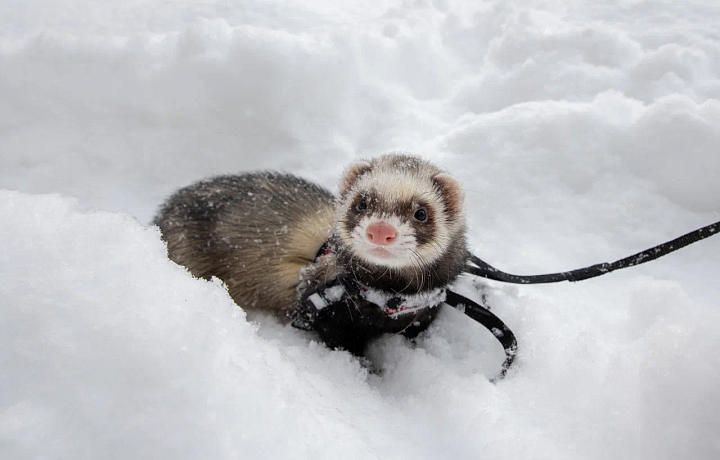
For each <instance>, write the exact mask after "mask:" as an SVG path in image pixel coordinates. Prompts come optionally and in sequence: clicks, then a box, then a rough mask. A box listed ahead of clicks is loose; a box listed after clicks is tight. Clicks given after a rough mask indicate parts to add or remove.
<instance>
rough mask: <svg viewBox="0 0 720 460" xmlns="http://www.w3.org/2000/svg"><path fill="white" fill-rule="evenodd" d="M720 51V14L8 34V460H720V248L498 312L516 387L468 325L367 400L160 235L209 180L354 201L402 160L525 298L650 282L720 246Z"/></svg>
mask: <svg viewBox="0 0 720 460" xmlns="http://www.w3.org/2000/svg"><path fill="white" fill-rule="evenodd" d="M718 24H720V5H719V4H718V2H717V1H715V0H707V1H697V0H696V1H683V2H669V1H644V0H624V1H623V0H615V1H608V2H591V1H574V2H553V1H547V0H545V1H542V0H519V1H516V2H503V1H500V0H488V1H485V2H475V1H467V2H457V1H452V0H433V1H428V0H417V1H409V0H408V1H386V2H380V1H378V2H365V1H363V2H361V1H350V0H343V1H339V2H320V1H303V2H299V1H288V2H258V1H255V0H243V1H242V2H237V1H214V2H190V1H188V0H178V1H173V2H167V1H160V0H127V1H123V2H120V1H117V2H107V1H106V2H97V1H90V0H73V1H69V0H5V1H3V2H0V165H1V166H0V188H4V189H8V190H17V191H19V192H16V191H4V192H0V247H1V248H2V249H1V250H0V458H2V459H23V458H63V459H65V458H68V459H70V458H72V459H79V458H87V459H96V458H198V459H200V458H202V459H205V458H273V459H276V458H312V459H317V458H332V459H337V458H349V459H350V458H352V459H355V458H358V459H360V458H362V459H364V458H392V459H401V458H412V459H423V458H427V459H436V458H468V459H470V458H487V459H495V458H497V459H507V458H515V459H529V458H532V459H544V458H547V459H554V460H557V459H608V458H613V459H678V458H695V459H716V458H720V436H718V435H719V434H720V353H718V350H720V328H719V327H718V326H720V308H719V303H720V301H719V300H718V299H720V295H719V294H720V287H719V285H718V274H720V257H718V256H719V254H720V239H718V238H711V239H709V240H706V241H703V242H701V243H698V244H696V245H693V246H691V247H688V248H686V249H684V250H683V251H681V252H679V253H677V254H673V255H670V256H668V257H666V258H663V259H661V260H658V261H655V262H652V263H650V264H648V265H643V266H641V267H635V268H632V269H628V270H625V271H623V272H619V273H614V274H611V275H608V276H606V277H603V278H600V279H594V280H589V281H585V282H582V283H579V284H574V285H571V284H563V285H554V286H509V285H501V284H497V283H488V284H487V296H488V301H489V303H490V304H491V305H492V306H493V309H494V312H495V313H496V314H498V315H499V316H500V317H501V318H502V319H503V320H504V321H505V322H506V323H507V324H508V325H509V326H510V327H511V328H512V329H513V331H514V332H515V334H516V335H517V337H518V340H519V344H520V354H519V357H518V360H517V368H516V369H515V370H513V371H512V372H511V373H510V374H509V376H508V378H507V380H505V381H502V382H500V383H498V384H497V385H493V384H491V383H489V382H488V380H487V376H492V375H494V374H495V373H496V371H497V370H498V368H499V365H500V363H501V362H502V359H503V354H502V350H501V349H500V346H499V345H498V344H497V343H496V342H495V340H494V339H493V338H492V336H491V335H490V333H489V332H487V331H485V330H483V329H482V328H481V327H480V326H478V325H477V324H474V323H472V321H469V320H468V318H466V317H465V316H463V315H462V314H460V313H459V312H455V311H451V310H445V311H443V312H442V314H441V315H440V317H439V319H438V321H437V322H436V323H435V324H434V325H433V327H432V328H431V330H430V331H429V332H428V333H427V334H426V335H424V336H423V337H422V338H421V339H420V340H419V342H418V344H417V347H412V346H411V345H409V344H408V343H407V342H406V341H404V340H403V339H400V338H398V337H388V338H387V339H385V340H382V341H380V343H378V344H376V345H375V346H374V347H373V350H372V357H373V360H374V361H375V362H376V363H378V364H379V365H380V366H381V367H384V369H385V372H384V373H383V375H382V376H377V375H368V374H367V372H366V371H365V370H364V368H363V367H362V366H361V364H360V363H359V362H358V361H357V360H355V359H353V358H352V357H350V356H349V355H348V354H347V353H344V352H333V351H329V350H327V349H325V348H324V347H323V346H320V345H318V344H316V343H314V342H313V341H312V337H311V336H309V335H307V334H305V333H303V332H301V331H296V330H293V329H291V328H289V327H282V326H280V325H278V324H276V323H274V322H273V321H271V320H269V319H268V318H252V319H253V320H254V321H252V322H248V320H247V319H246V317H245V315H244V313H243V312H242V310H241V309H239V308H237V307H236V306H234V304H233V303H232V301H231V300H230V298H229V297H228V295H227V294H226V293H225V291H224V289H223V287H222V286H221V285H220V284H219V283H217V282H205V281H200V280H195V279H193V278H192V277H191V276H190V275H188V274H187V272H185V271H184V270H183V269H182V268H181V267H178V266H176V265H175V264H173V263H171V262H169V261H168V260H167V258H166V255H165V248H164V246H163V244H162V242H161V241H160V238H159V234H158V231H157V230H156V229H154V228H152V227H146V226H145V224H147V223H148V222H149V221H150V219H151V216H152V214H153V212H154V210H155V209H156V207H157V206H158V205H159V204H160V202H161V201H162V200H163V199H164V197H166V196H167V195H168V194H169V193H170V192H171V191H172V190H174V189H175V188H177V187H179V186H182V185H186V184H188V183H190V182H192V181H195V180H197V179H200V178H202V177H206V176H208V175H212V174H217V173H229V172H234V171H240V170H248V169H255V168H281V169H284V170H287V171H293V172H296V173H298V174H300V175H303V176H305V177H308V178H311V179H314V180H316V181H318V182H320V183H322V184H324V185H326V186H328V187H333V185H334V182H335V180H336V178H337V176H338V174H339V172H340V171H341V169H342V167H343V166H344V165H345V164H347V163H348V162H349V161H350V160H351V159H352V158H354V157H355V156H368V155H375V154H378V153H381V152H384V151H390V150H395V149H401V150H409V151H412V152H416V153H419V154H422V155H424V156H426V157H428V158H431V159H433V160H434V161H436V162H437V163H439V164H440V165H441V166H443V167H445V168H447V169H448V170H449V171H451V172H452V173H453V174H455V175H456V176H457V177H459V178H460V180H461V181H462V182H463V184H464V186H465V188H466V189H467V195H468V200H467V206H466V210H467V212H468V216H469V222H470V226H471V229H472V230H471V232H470V234H469V239H470V243H471V247H472V248H473V250H474V251H475V253H476V254H478V255H479V256H481V257H482V258H484V259H485V260H487V261H488V262H490V263H492V264H494V265H496V266H498V268H501V269H504V270H507V271H510V272H515V273H523V274H524V273H527V274H531V273H542V272H548V271H556V270H564V269H572V268H577V267H580V266H584V265H589V264H592V263H597V262H602V261H611V260H614V259H617V258H620V257H623V256H626V255H628V254H631V253H633V252H635V251H639V250H642V249H645V248H647V247H649V246H652V245H654V244H657V243H660V242H663V241H666V240H668V239H671V238H674V237H676V236H679V235H680V234H682V233H684V232H687V231H690V230H692V229H694V228H697V227H699V226H702V225H705V224H708V223H711V222H714V221H717V220H719V219H720V217H719V214H718V211H720V180H718V178H719V177H720V150H719V147H718V146H720V77H719V76H720V33H719V32H718V30H720V29H718ZM48 193H49V194H48ZM38 194H43V195H38ZM68 197H74V198H68ZM119 211H120V212H119ZM458 289H459V291H460V292H461V293H463V294H465V295H475V296H477V295H478V291H477V290H476V289H475V287H474V283H473V282H472V280H470V279H465V280H463V281H462V282H461V283H459V286H458Z"/></svg>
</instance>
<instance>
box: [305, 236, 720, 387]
mask: <svg viewBox="0 0 720 460" xmlns="http://www.w3.org/2000/svg"><path fill="white" fill-rule="evenodd" d="M717 233H720V222H716V223H714V224H711V225H708V226H706V227H703V228H700V229H698V230H695V231H693V232H690V233H688V234H685V235H683V236H681V237H679V238H676V239H674V240H672V241H668V242H667V243H663V244H660V245H658V246H655V247H653V248H650V249H647V250H645V251H642V252H639V253H637V254H634V255H632V256H629V257H625V258H624V259H620V260H618V261H615V262H612V263H607V262H605V263H601V264H595V265H591V266H589V267H585V268H580V269H577V270H572V271H569V272H560V273H549V274H546V275H531V276H521V275H512V274H510V273H505V272H503V271H501V270H498V269H497V268H495V267H493V266H492V265H490V264H488V263H487V262H485V261H483V260H482V259H480V258H479V257H477V256H474V255H472V254H471V255H470V262H472V263H473V264H475V266H473V265H470V264H468V265H467V267H466V269H465V271H466V272H468V273H470V274H473V275H476V276H479V277H482V278H487V279H490V280H495V281H502V282H505V283H515V284H540V283H558V282H560V281H572V282H575V281H582V280H586V279H589V278H594V277H596V276H601V275H604V274H606V273H610V272H613V271H615V270H620V269H623V268H628V267H633V266H635V265H640V264H644V263H646V262H650V261H651V260H655V259H658V258H660V257H662V256H664V255H667V254H670V253H671V252H674V251H677V250H678V249H681V248H684V247H685V246H688V245H690V244H692V243H695V242H697V241H700V240H704V239H705V238H708V237H710V236H713V235H715V234H717ZM330 252H332V248H331V247H330V246H329V244H328V243H325V244H324V245H323V246H322V247H321V248H320V250H319V251H318V254H317V257H320V256H322V255H325V254H328V253H330ZM338 288H341V289H340V290H339V291H338ZM358 292H359V291H358V286H355V285H353V283H352V282H351V281H350V280H348V279H343V278H342V277H338V278H337V279H333V280H329V281H327V282H326V283H325V284H324V285H321V286H316V287H314V288H312V289H309V290H308V291H306V292H305V293H304V294H303V296H302V299H301V301H300V302H299V304H298V306H297V308H296V310H295V311H294V313H293V326H294V327H297V328H300V329H305V330H314V331H316V332H318V333H319V334H320V336H321V338H322V339H323V341H324V342H325V343H326V344H327V345H328V346H330V347H332V348H335V347H339V348H344V349H346V350H348V351H350V352H352V353H355V354H362V352H363V350H364V347H365V344H366V343H367V341H368V340H369V339H371V338H372V337H376V336H378V335H380V334H382V333H386V332H395V333H403V334H404V335H406V336H408V337H414V336H416V335H417V334H418V333H419V332H421V331H422V330H424V328H425V327H427V325H429V323H430V322H431V321H432V320H433V319H434V317H435V315H437V311H438V308H437V306H438V305H428V308H426V314H425V315H424V316H423V317H417V318H414V319H413V322H412V325H411V326H409V327H408V326H406V325H405V323H402V322H400V321H399V320H397V319H394V318H393V317H392V315H388V314H386V313H385V311H387V308H388V307H393V308H396V307H399V306H400V305H401V304H402V303H403V298H402V297H397V298H394V297H393V298H390V299H389V300H388V301H387V302H385V304H384V305H380V306H378V305H376V304H373V303H372V302H368V301H367V300H363V299H362V298H361V297H362V296H358ZM443 302H444V303H446V304H448V305H450V306H452V307H455V308H456V309H458V310H459V311H461V312H463V313H465V314H466V315H467V316H469V317H470V318H472V319H473V320H475V321H477V322H478V323H480V324H482V325H483V326H485V327H486V328H487V329H488V330H489V331H490V332H492V333H493V335H494V336H495V338H496V339H497V340H498V341H499V342H500V343H501V344H502V346H503V348H504V349H505V361H504V362H503V365H502V370H501V371H500V374H499V375H498V376H497V377H496V378H494V379H492V380H491V381H493V382H496V381H498V380H500V379H502V378H503V377H505V375H506V374H507V372H508V370H509V369H510V367H511V366H512V364H513V362H514V361H515V356H516V355H517V349H518V344H517V340H516V339H515V335H514V334H513V333H512V331H511V330H510V328H508V327H507V326H506V325H505V323H503V322H502V320H501V319H500V318H498V317H497V316H495V315H494V314H493V313H492V312H491V311H490V310H489V309H488V308H486V307H484V306H482V305H480V304H478V303H476V302H474V301H472V300H470V299H468V298H467V297H464V296H461V295H460V294H458V293H456V292H453V291H450V290H447V289H445V300H444V301H443ZM381 307H383V308H385V310H383V308H381ZM390 311H394V310H392V309H391V310H390ZM416 319H417V320H416Z"/></svg>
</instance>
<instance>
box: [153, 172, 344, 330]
mask: <svg viewBox="0 0 720 460" xmlns="http://www.w3.org/2000/svg"><path fill="white" fill-rule="evenodd" d="M333 219H334V197H333V195H332V194H331V193H330V192H329V191H328V190H326V189H324V188H322V187H320V186H318V185H316V184H313V183H311V182H308V181H306V180H304V179H301V178H299V177H296V176H292V175H289V174H279V173H267V172H263V173H248V174H241V175H228V176H219V177H215V178H212V179H209V180H205V181H202V182H198V183H196V184H194V185H191V186H189V187H185V188H183V189H180V190H179V191H178V192H176V193H175V194H174V195H172V196H171V197H170V198H169V199H168V201H167V202H166V203H165V204H164V205H163V206H162V207H161V209H160V212H159V214H158V216H157V217H156V218H155V221H154V223H155V224H156V225H158V226H159V227H160V230H161V231H162V234H163V239H164V240H165V241H166V242H167V245H168V255H169V257H170V259H172V260H173V261H175V262H176V263H178V264H180V265H183V266H185V267H187V268H188V269H189V270H190V272H191V273H192V274H193V275H195V276H197V277H200V278H208V279H209V278H210V277H212V276H216V277H218V278H220V279H221V280H223V281H224V282H225V283H226V284H227V286H228V289H229V292H230V295H231V296H232V298H233V299H234V300H235V302H236V303H237V304H238V305H240V306H241V307H243V308H245V309H252V310H264V311H270V312H273V313H276V314H279V316H281V317H282V316H283V313H285V312H288V311H290V310H291V309H292V307H293V302H294V299H295V289H296V286H297V283H298V278H299V275H300V270H301V269H302V268H304V267H305V266H306V265H307V264H308V263H309V262H311V261H312V260H313V259H314V257H315V255H316V253H317V251H318V249H319V248H320V247H321V246H322V244H323V243H324V242H325V241H327V239H328V238H329V236H330V232H331V229H332V224H333Z"/></svg>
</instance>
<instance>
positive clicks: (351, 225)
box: [337, 156, 462, 269]
mask: <svg viewBox="0 0 720 460" xmlns="http://www.w3.org/2000/svg"><path fill="white" fill-rule="evenodd" d="M340 188H341V197H340V203H339V206H338V216H337V221H338V226H337V233H338V236H339V237H340V238H341V240H342V242H343V243H344V244H345V246H346V247H347V248H348V249H349V250H350V251H351V252H352V255H353V256H354V257H357V258H359V259H361V260H363V261H364V262H366V263H370V264H372V265H376V266H381V267H388V268H398V269H400V268H406V267H426V266H429V265H431V264H432V263H433V262H434V261H436V260H437V259H438V258H440V257H441V256H442V254H443V253H444V251H445V250H446V249H447V247H448V245H449V244H450V238H452V237H453V236H454V235H455V234H456V232H457V229H458V228H460V226H461V225H462V222H461V218H462V216H461V212H460V206H461V200H462V193H461V190H460V186H459V184H458V183H457V181H456V180H455V179H454V178H452V177H451V176H449V175H448V174H445V173H443V172H442V171H441V170H439V169H438V168H437V167H435V166H433V165H432V164H430V163H427V162H425V161H423V160H420V159H418V158H415V157H407V156H386V157H381V158H380V159H378V160H375V161H373V162H372V163H368V162H359V163H354V164H353V165H351V166H350V167H349V168H348V170H346V173H345V175H344V177H343V182H342V183H341V186H340Z"/></svg>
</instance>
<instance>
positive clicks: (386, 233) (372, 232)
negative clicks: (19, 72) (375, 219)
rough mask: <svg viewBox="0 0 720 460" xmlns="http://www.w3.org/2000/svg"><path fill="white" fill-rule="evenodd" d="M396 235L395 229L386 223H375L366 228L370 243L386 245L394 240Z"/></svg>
mask: <svg viewBox="0 0 720 460" xmlns="http://www.w3.org/2000/svg"><path fill="white" fill-rule="evenodd" d="M396 236H397V230H395V229H394V228H393V227H391V226H390V225H388V224H383V223H377V224H372V225H371V226H369V227H368V228H367V238H368V240H370V242H371V243H375V244H381V245H383V246H386V245H388V244H390V243H392V242H393V241H395V237H396Z"/></svg>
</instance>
